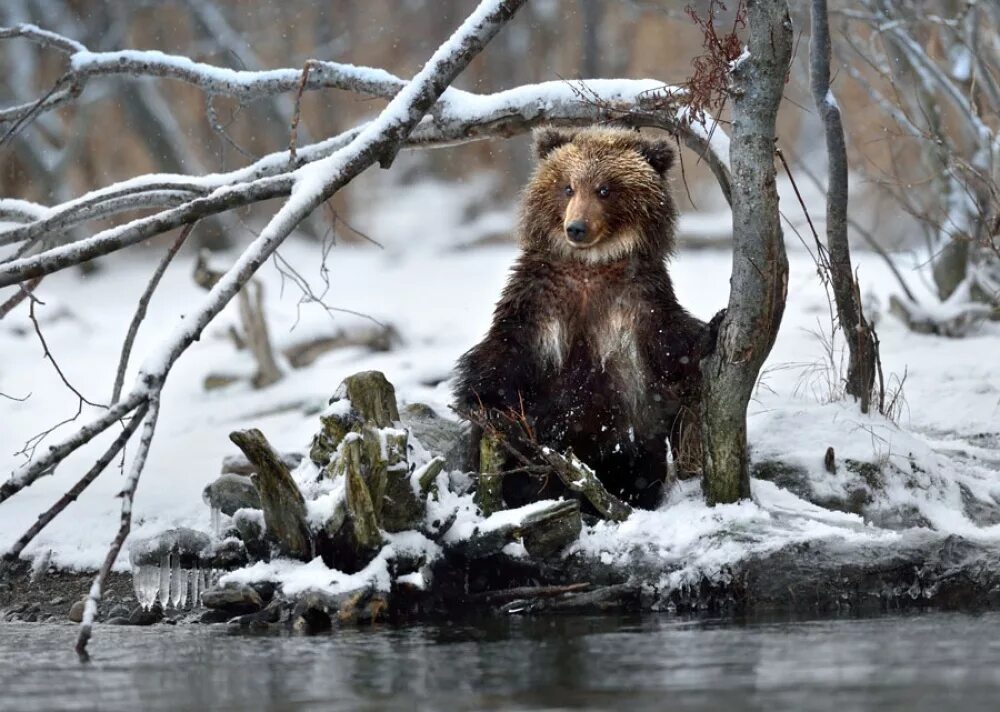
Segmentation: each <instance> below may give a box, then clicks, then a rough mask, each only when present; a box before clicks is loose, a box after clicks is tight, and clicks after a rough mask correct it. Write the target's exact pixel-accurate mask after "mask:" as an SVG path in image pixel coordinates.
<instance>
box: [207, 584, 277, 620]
mask: <svg viewBox="0 0 1000 712" xmlns="http://www.w3.org/2000/svg"><path fill="white" fill-rule="evenodd" d="M201 603H202V605H203V606H205V608H211V609H213V610H222V611H225V612H226V613H231V614H232V615H234V616H236V615H241V614H243V613H256V612H257V611H259V610H260V609H261V608H263V607H264V602H263V601H262V600H261V598H260V594H258V593H257V592H256V591H255V590H254V589H253V588H251V587H250V586H246V585H243V584H239V585H236V586H224V587H221V588H220V587H216V588H210V589H208V590H207V591H205V592H204V593H203V594H201Z"/></svg>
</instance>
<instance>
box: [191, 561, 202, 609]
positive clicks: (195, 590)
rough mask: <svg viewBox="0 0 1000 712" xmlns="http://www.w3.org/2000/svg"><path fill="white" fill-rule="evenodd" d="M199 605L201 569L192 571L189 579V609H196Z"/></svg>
mask: <svg viewBox="0 0 1000 712" xmlns="http://www.w3.org/2000/svg"><path fill="white" fill-rule="evenodd" d="M200 605H201V569H200V568H197V569H195V570H194V576H192V577H191V607H192V608H197V607H198V606H200Z"/></svg>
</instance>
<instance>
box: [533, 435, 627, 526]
mask: <svg viewBox="0 0 1000 712" xmlns="http://www.w3.org/2000/svg"><path fill="white" fill-rule="evenodd" d="M542 456H543V457H544V458H545V461H546V462H547V463H548V464H549V465H550V466H551V467H552V469H553V470H555V473H556V475H558V476H559V479H561V480H562V481H563V483H564V484H565V485H566V486H567V487H569V488H570V489H571V490H572V491H574V492H579V493H580V494H582V495H583V496H584V497H586V498H587V501H588V502H590V503H591V504H592V505H593V506H594V509H596V510H597V512H598V514H600V515H601V516H602V517H604V518H605V519H608V520H610V521H612V522H624V521H625V520H626V519H628V518H629V516H631V514H632V507H630V506H629V505H627V504H626V503H625V502H623V501H621V500H620V499H618V498H617V497H615V496H614V495H613V494H611V493H610V492H608V491H607V490H606V489H605V488H604V485H602V484H601V481H600V480H599V479H597V474H596V473H595V472H594V471H593V470H592V469H590V467H589V466H588V465H587V464H586V463H585V462H583V461H582V460H581V459H580V458H578V457H577V456H576V455H574V454H573V451H572V450H567V451H566V454H565V455H561V454H559V453H558V452H556V451H554V450H550V449H549V448H542Z"/></svg>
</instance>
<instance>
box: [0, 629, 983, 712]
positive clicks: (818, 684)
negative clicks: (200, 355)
mask: <svg viewBox="0 0 1000 712" xmlns="http://www.w3.org/2000/svg"><path fill="white" fill-rule="evenodd" d="M75 635H76V628H75V627H74V626H72V625H70V624H66V625H62V624H59V625H56V624H3V625H0V709H2V710H62V709H81V710H82V709H102V710H188V709H190V710H207V709H222V710H241V709H255V710H256V709H260V710H290V709H315V710H320V709H324V710H326V709H344V710H355V709H367V710H381V709H405V710H438V709H441V710H471V709H571V708H573V709H629V710H645V709H649V710H719V709H723V710H775V709H790V710H838V712H846V711H848V710H894V709H899V710H940V709H942V708H945V706H948V707H950V708H951V709H953V710H976V709H983V710H996V709H1000V614H992V613H991V614H984V615H979V616H974V615H962V614H944V613H935V614H920V615H906V616H885V617H878V618H867V619H850V618H840V619H826V620H804V621H803V620H799V621H789V620H783V621H775V620H770V621H761V620H756V621H733V620H725V621H706V620H696V621H692V620H680V619H678V618H676V617H669V616H660V617H657V616H645V617H641V618H639V617H636V618H622V617H610V616H605V617H556V618H496V619H487V620H478V621H476V622H475V623H474V624H468V623H452V624H449V623H441V624H435V625H423V626H412V627H406V628H391V627H375V628H372V629H368V628H365V629H358V630H345V631H340V632H337V633H335V634H334V635H331V636H323V637H315V638H297V637H287V636H266V637H262V636H248V635H233V634H230V633H229V632H227V629H226V628H225V626H195V625H187V626H176V627H171V626H157V627H155V628H144V629H139V628H126V627H115V626H98V627H97V628H96V629H95V633H94V639H93V641H92V642H91V652H92V654H93V658H94V660H93V662H92V663H91V664H89V665H80V664H79V663H78V662H77V660H76V657H75V655H74V653H73V650H72V648H73V640H74V638H75Z"/></svg>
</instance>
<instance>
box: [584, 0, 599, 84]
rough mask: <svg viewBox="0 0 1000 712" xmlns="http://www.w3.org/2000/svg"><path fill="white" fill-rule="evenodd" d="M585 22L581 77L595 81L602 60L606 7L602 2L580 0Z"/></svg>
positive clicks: (597, 0)
mask: <svg viewBox="0 0 1000 712" xmlns="http://www.w3.org/2000/svg"><path fill="white" fill-rule="evenodd" d="M580 4H581V8H580V9H581V15H582V20H583V47H582V50H583V51H582V57H581V61H580V76H581V77H583V78H584V79H593V78H594V77H597V76H599V73H600V66H599V64H600V59H601V43H600V32H601V20H602V19H603V16H604V5H603V3H602V2H601V0H580Z"/></svg>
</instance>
